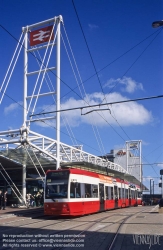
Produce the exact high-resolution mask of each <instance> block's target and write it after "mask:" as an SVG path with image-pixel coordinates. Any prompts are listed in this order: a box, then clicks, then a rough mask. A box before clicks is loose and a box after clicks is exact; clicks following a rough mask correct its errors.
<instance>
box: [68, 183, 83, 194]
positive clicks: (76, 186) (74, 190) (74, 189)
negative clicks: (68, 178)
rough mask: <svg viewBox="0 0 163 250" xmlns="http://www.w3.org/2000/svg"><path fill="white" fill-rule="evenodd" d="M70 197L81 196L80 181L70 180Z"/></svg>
mask: <svg viewBox="0 0 163 250" xmlns="http://www.w3.org/2000/svg"><path fill="white" fill-rule="evenodd" d="M70 198H81V190H80V183H77V182H71V185H70Z"/></svg>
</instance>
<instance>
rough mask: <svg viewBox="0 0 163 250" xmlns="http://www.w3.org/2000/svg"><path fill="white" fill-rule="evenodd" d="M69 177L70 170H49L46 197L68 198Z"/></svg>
mask: <svg viewBox="0 0 163 250" xmlns="http://www.w3.org/2000/svg"><path fill="white" fill-rule="evenodd" d="M68 177H69V173H68V171H63V172H59V171H58V172H48V173H47V177H46V188H45V198H46V199H50V198H52V199H53V198H67V197H68Z"/></svg>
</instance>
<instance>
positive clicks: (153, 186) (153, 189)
mask: <svg viewBox="0 0 163 250" xmlns="http://www.w3.org/2000/svg"><path fill="white" fill-rule="evenodd" d="M153 200H154V181H153Z"/></svg>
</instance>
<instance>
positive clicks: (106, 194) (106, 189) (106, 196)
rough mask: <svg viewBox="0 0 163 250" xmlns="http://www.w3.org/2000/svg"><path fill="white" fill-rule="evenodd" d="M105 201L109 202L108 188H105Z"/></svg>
mask: <svg viewBox="0 0 163 250" xmlns="http://www.w3.org/2000/svg"><path fill="white" fill-rule="evenodd" d="M105 199H106V200H109V193H108V186H105Z"/></svg>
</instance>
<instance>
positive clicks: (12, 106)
mask: <svg viewBox="0 0 163 250" xmlns="http://www.w3.org/2000/svg"><path fill="white" fill-rule="evenodd" d="M20 105H22V102H18V103H11V104H10V105H9V106H8V107H5V108H4V114H5V115H9V114H10V113H12V112H13V111H16V110H17V109H18V108H20Z"/></svg>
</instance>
